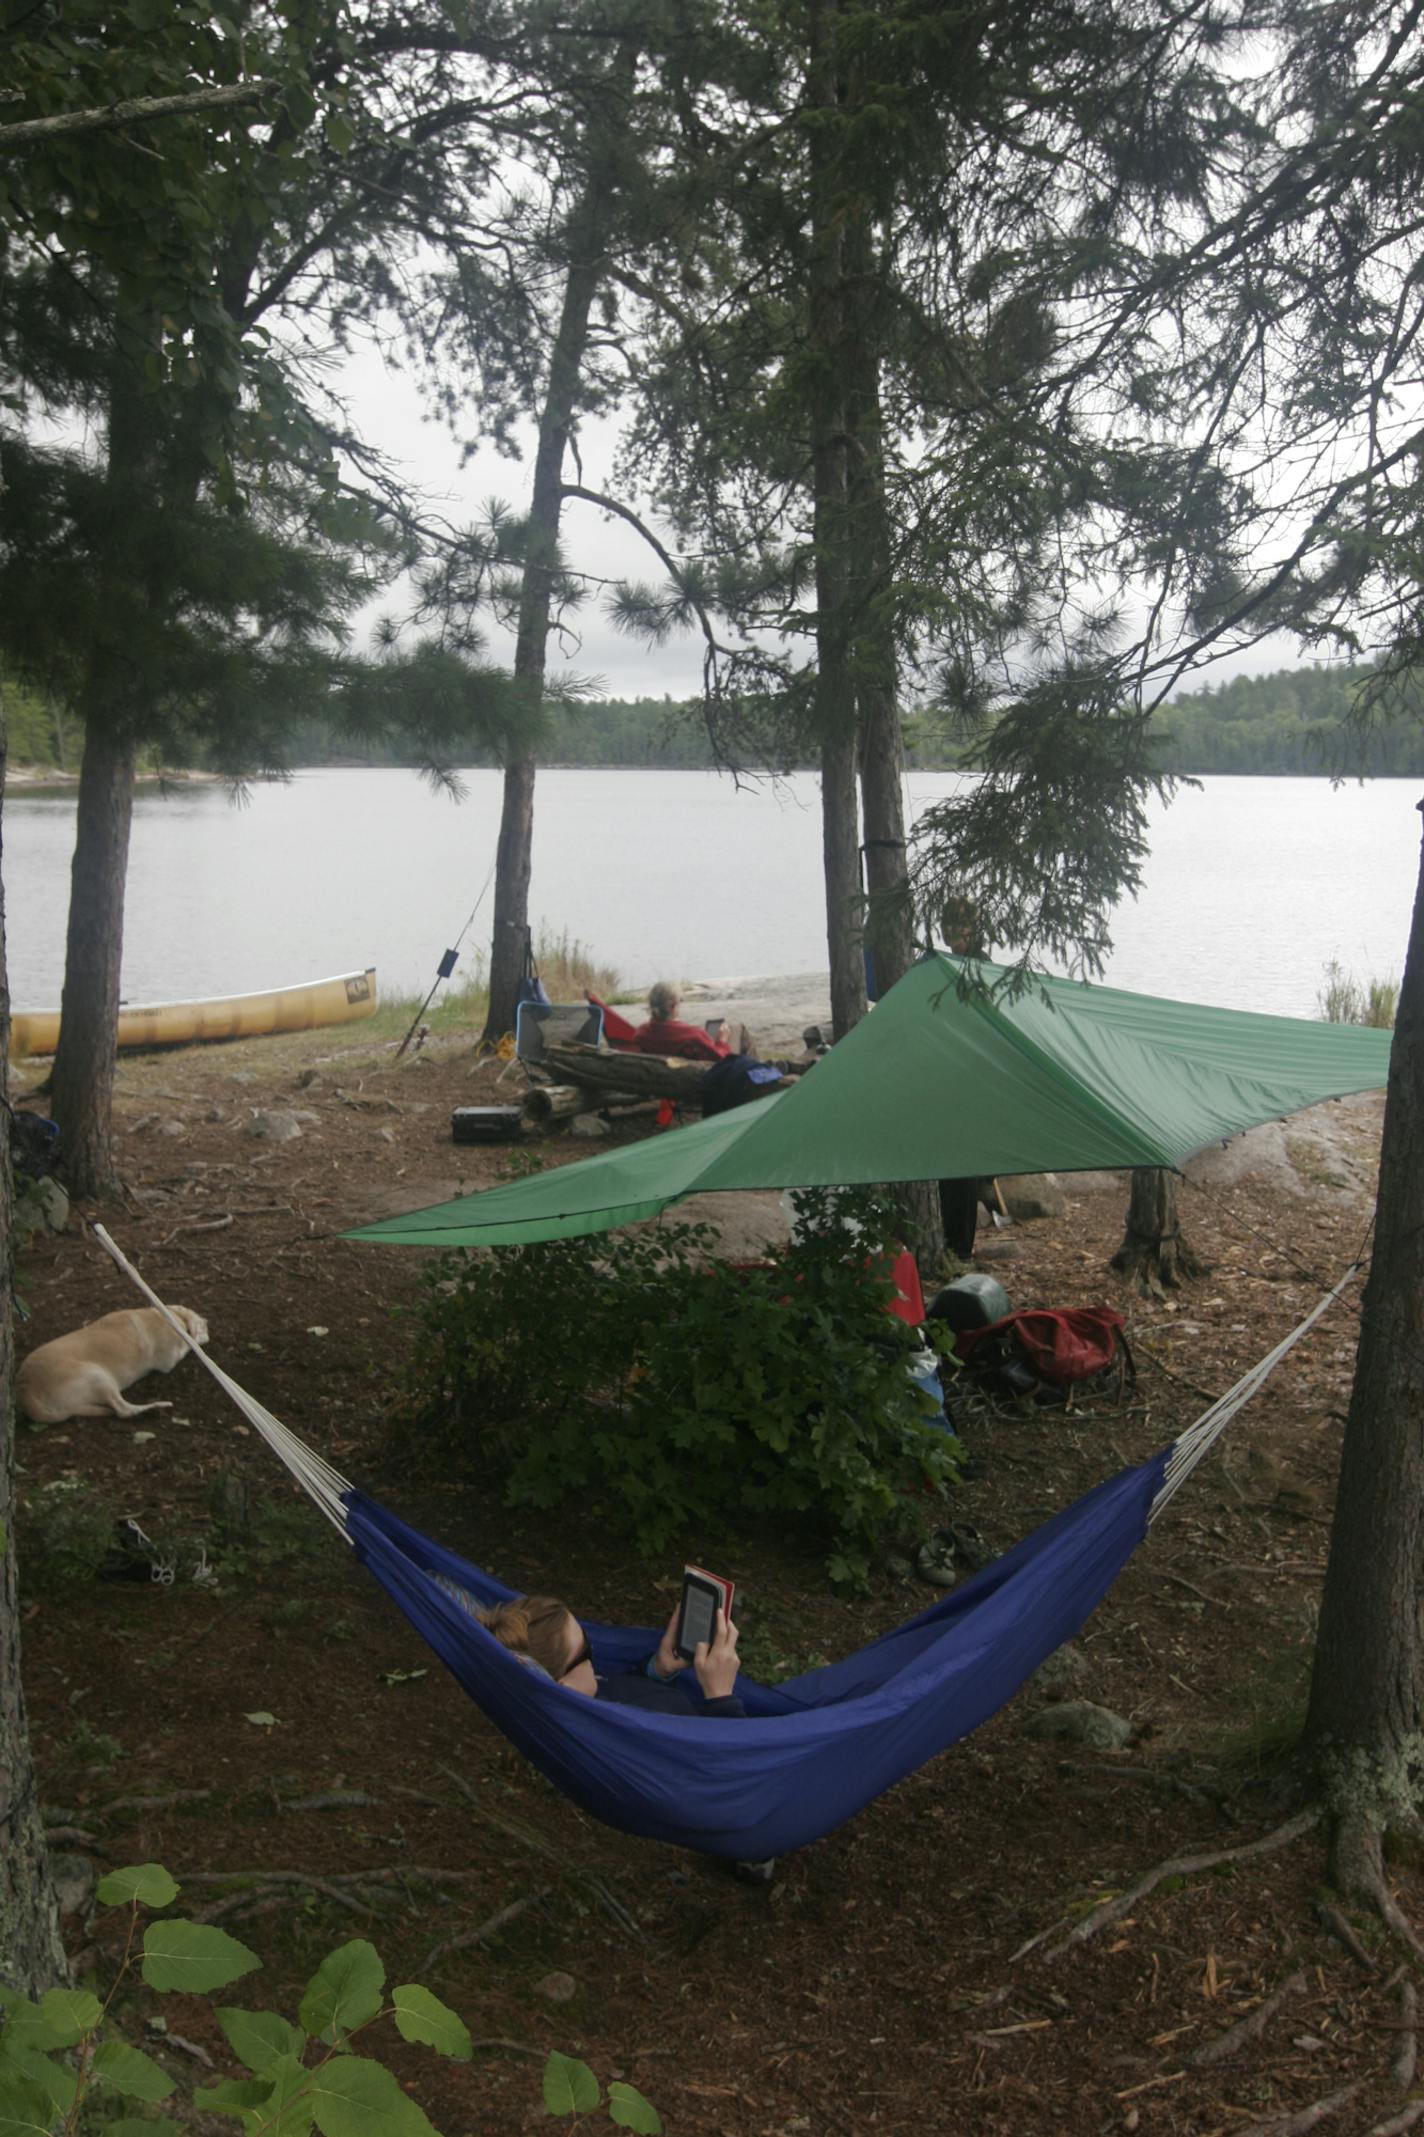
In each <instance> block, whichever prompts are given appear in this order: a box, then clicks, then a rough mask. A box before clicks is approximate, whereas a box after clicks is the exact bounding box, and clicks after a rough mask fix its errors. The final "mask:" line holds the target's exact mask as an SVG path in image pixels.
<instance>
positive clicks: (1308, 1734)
mask: <svg viewBox="0 0 1424 2137" xmlns="http://www.w3.org/2000/svg"><path fill="white" fill-rule="evenodd" d="M1420 807H1421V809H1424V803H1421V804H1420ZM1421 1152H1424V870H1421V875H1420V881H1419V887H1418V889H1417V890H1416V892H1415V900H1414V917H1413V922H1412V925H1411V928H1410V935H1409V951H1408V955H1407V957H1406V959H1405V965H1404V977H1403V980H1402V982H1401V984H1400V992H1399V1009H1398V1014H1397V1017H1396V1020H1395V1027H1394V1048H1393V1052H1392V1054H1391V1056H1390V1071H1389V1089H1388V1093H1387V1096H1386V1099H1385V1115H1384V1137H1383V1141H1382V1143H1381V1146H1380V1172H1379V1195H1378V1200H1377V1202H1376V1206H1375V1234H1374V1250H1373V1254H1372V1256H1371V1260H1370V1271H1369V1278H1368V1281H1367V1283H1366V1285H1365V1293H1364V1300H1363V1306H1362V1312H1361V1320H1360V1341H1359V1350H1358V1353H1357V1355H1356V1360H1355V1380H1354V1386H1353V1389H1352V1391H1351V1396H1350V1409H1349V1415H1348V1417H1347V1419H1346V1423H1345V1431H1344V1438H1343V1444H1342V1448H1341V1460H1340V1482H1339V1489H1338V1492H1337V1495H1336V1501H1335V1516H1334V1526H1333V1528H1332V1530H1331V1535H1330V1556H1329V1562H1328V1565H1327V1568H1326V1575H1325V1588H1324V1592H1323V1595H1322V1597H1321V1607H1320V1630H1319V1635H1318V1638H1317V1641H1316V1649H1315V1664H1314V1670H1313V1674H1312V1678H1311V1687H1310V1706H1309V1711H1308V1714H1307V1718H1306V1725H1305V1751H1306V1754H1307V1756H1308V1757H1309V1758H1310V1759H1311V1761H1312V1762H1313V1764H1314V1766H1315V1767H1316V1769H1317V1770H1320V1771H1322V1772H1323V1774H1324V1777H1325V1779H1326V1782H1327V1785H1328V1787H1329V1790H1330V1793H1331V1795H1332V1798H1333V1801H1334V1805H1335V1808H1336V1811H1337V1819H1336V1826H1335V1837H1334V1847H1333V1874H1334V1878H1335V1880H1336V1881H1337V1882H1338V1886H1339V1889H1341V1890H1342V1891H1347V1892H1353V1893H1355V1894H1368V1896H1370V1897H1372V1898H1374V1899H1375V1900H1377V1901H1378V1900H1379V1899H1380V1897H1381V1891H1382V1878H1381V1875H1380V1867H1379V1834H1380V1832H1381V1831H1382V1830H1383V1829H1384V1828H1385V1827H1387V1826H1388V1825H1389V1824H1390V1823H1391V1822H1393V1821H1394V1820H1396V1819H1397V1818H1399V1817H1400V1815H1401V1814H1403V1813H1406V1812H1408V1811H1409V1810H1411V1809H1412V1810H1413V1811H1414V1813H1415V1815H1416V1816H1417V1815H1418V1812H1419V1810H1420V1808H1421V1804H1422V1803H1424V1745H1421V1734H1422V1733H1424V1714H1421V1697H1420V1683H1419V1666H1420V1659H1421V1658H1420V1646H1419V1577H1420V1555H1419V1554H1420V1545H1421V1540H1424V1171H1421Z"/></svg>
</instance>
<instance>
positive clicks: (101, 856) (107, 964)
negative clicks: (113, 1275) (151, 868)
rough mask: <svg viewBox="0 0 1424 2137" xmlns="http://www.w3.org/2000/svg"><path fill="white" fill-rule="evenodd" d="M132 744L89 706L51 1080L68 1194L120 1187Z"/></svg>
mask: <svg viewBox="0 0 1424 2137" xmlns="http://www.w3.org/2000/svg"><path fill="white" fill-rule="evenodd" d="M133 791H134V750H133V746H132V744H131V743H129V742H127V741H124V740H122V739H120V738H119V736H118V735H117V734H116V733H115V732H114V731H113V729H112V728H111V727H110V726H109V725H108V723H107V720H106V718H105V717H103V716H102V715H95V714H91V715H90V717H89V719H88V721H87V723H86V733H85V742H84V759H83V763H82V764H81V766H80V771H79V800H78V811H77V817H76V823H75V834H74V862H73V867H72V869H71V874H70V892H69V923H68V932H67V936H66V942H65V957H64V992H63V996H62V998H61V1002H60V1025H59V1044H58V1045H57V1047H56V1048H55V1056H54V1071H53V1076H52V1080H51V1088H52V1091H53V1097H52V1100H51V1104H52V1108H53V1112H54V1118H55V1119H56V1120H57V1121H58V1123H59V1136H60V1141H59V1148H60V1154H61V1158H62V1161H63V1165H64V1171H65V1176H66V1178H67V1180H68V1184H69V1190H70V1193H71V1194H73V1195H75V1196H78V1197H81V1198H84V1199H88V1200H93V1199H97V1198H99V1197H101V1196H104V1195H106V1194H108V1193H110V1192H111V1190H112V1188H113V1186H114V1166H113V1153H112V1147H111V1120H110V1114H111V1107H112V1103H113V1089H114V1064H115V1059H116V1054H117V1038H118V1023H119V975H120V969H121V967H122V964H123V954H124V886H125V882H126V880H127V876H128V863H129V830H130V825H131V823H132V819H133Z"/></svg>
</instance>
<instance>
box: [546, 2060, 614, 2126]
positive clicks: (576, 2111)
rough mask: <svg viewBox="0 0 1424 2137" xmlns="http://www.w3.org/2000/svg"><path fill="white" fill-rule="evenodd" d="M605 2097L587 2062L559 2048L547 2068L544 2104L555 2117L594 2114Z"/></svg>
mask: <svg viewBox="0 0 1424 2137" xmlns="http://www.w3.org/2000/svg"><path fill="white" fill-rule="evenodd" d="M601 2097H602V2095H601V2094H600V2092H599V2089H598V2080H597V2078H596V2077H595V2076H594V2074H593V2072H592V2071H591V2070H590V2069H589V2067H588V2065H587V2063H580V2062H578V2061H577V2060H576V2059H575V2058H574V2057H573V2056H571V2055H560V2053H559V2051H558V2049H557V2048H555V2049H554V2050H553V2052H552V2054H551V2055H550V2057H549V2060H548V2062H547V2063H546V2064H545V2065H544V2105H545V2107H547V2108H548V2110H549V2113H550V2114H551V2115H591V2114H592V2113H593V2111H594V2109H595V2108H596V2107H597V2105H598V2103H599V2100H600V2099H601Z"/></svg>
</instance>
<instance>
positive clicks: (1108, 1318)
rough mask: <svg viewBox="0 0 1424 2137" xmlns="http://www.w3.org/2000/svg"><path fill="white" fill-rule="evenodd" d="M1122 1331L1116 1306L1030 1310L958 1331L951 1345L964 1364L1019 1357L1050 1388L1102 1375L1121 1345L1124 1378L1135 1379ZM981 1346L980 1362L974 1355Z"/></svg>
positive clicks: (1035, 1308)
mask: <svg viewBox="0 0 1424 2137" xmlns="http://www.w3.org/2000/svg"><path fill="white" fill-rule="evenodd" d="M1123 1329H1124V1324H1123V1318H1122V1315H1121V1314H1120V1313H1119V1312H1118V1310H1117V1308H1116V1307H1115V1306H1056V1307H1050V1306H1030V1307H1026V1308H1025V1309H1024V1310H1023V1311H1022V1312H1020V1313H1010V1314H1006V1315H1005V1317H1004V1319H1003V1320H1002V1321H991V1322H990V1323H989V1326H988V1327H987V1328H963V1329H961V1330H960V1332H959V1334H958V1335H957V1336H956V1337H955V1339H954V1347H955V1349H956V1350H957V1352H958V1353H959V1355H960V1357H961V1358H962V1359H963V1360H964V1362H965V1364H966V1365H976V1364H980V1363H983V1364H985V1365H988V1364H991V1363H992V1364H998V1363H1000V1362H1001V1361H1002V1360H1003V1359H1004V1358H1005V1357H1018V1358H1021V1359H1022V1360H1023V1362H1024V1363H1025V1364H1026V1365H1029V1366H1031V1367H1032V1368H1033V1370H1034V1372H1035V1373H1036V1374H1037V1375H1038V1377H1039V1379H1040V1380H1046V1381H1047V1382H1048V1384H1049V1385H1050V1387H1055V1388H1066V1387H1071V1386H1073V1385H1074V1383H1075V1382H1076V1381H1079V1380H1088V1379H1091V1377H1092V1375H1093V1374H1094V1373H1101V1372H1103V1371H1105V1370H1106V1368H1107V1367H1108V1366H1110V1365H1111V1364H1112V1362H1113V1360H1114V1359H1115V1358H1116V1356H1117V1352H1118V1345H1119V1344H1121V1346H1122V1353H1123V1358H1124V1361H1125V1363H1126V1367H1127V1372H1128V1375H1129V1377H1130V1378H1131V1379H1133V1380H1135V1379H1136V1377H1137V1372H1136V1368H1135V1366H1134V1365H1133V1361H1132V1352H1131V1351H1130V1350H1129V1349H1128V1344H1127V1337H1126V1335H1125V1334H1124V1332H1123ZM981 1345H982V1346H983V1355H982V1358H981V1357H980V1356H979V1355H978V1353H979V1351H980V1346H981Z"/></svg>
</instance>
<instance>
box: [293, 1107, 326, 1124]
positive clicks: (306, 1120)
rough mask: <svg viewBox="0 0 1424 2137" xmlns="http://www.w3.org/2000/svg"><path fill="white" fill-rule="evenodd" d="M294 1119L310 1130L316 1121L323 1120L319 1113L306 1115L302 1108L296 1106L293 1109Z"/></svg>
mask: <svg viewBox="0 0 1424 2137" xmlns="http://www.w3.org/2000/svg"><path fill="white" fill-rule="evenodd" d="M292 1119H293V1120H295V1121H300V1122H301V1124H302V1126H303V1127H304V1128H309V1127H310V1126H311V1124H312V1122H313V1121H314V1120H320V1119H321V1115H320V1114H319V1113H306V1112H303V1111H302V1110H301V1108H300V1107H296V1106H294V1107H293V1109H292Z"/></svg>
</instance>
